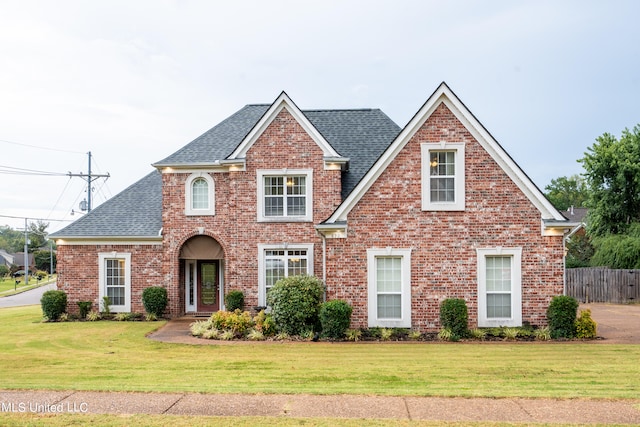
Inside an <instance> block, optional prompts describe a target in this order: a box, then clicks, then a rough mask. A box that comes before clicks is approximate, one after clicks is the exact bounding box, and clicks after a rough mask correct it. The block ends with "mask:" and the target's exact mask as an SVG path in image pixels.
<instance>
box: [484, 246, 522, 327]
mask: <svg viewBox="0 0 640 427" xmlns="http://www.w3.org/2000/svg"><path fill="white" fill-rule="evenodd" d="M477 253H478V326H481V327H482V326H522V289H521V287H522V285H521V282H522V277H521V276H522V272H521V265H520V264H521V257H522V249H520V248H491V249H478V250H477Z"/></svg>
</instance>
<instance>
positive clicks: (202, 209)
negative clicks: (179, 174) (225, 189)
mask: <svg viewBox="0 0 640 427" xmlns="http://www.w3.org/2000/svg"><path fill="white" fill-rule="evenodd" d="M214 186H215V184H214V181H213V178H212V177H211V175H209V174H208V173H194V174H191V175H190V176H189V177H188V178H187V180H186V181H185V205H184V210H185V215H188V216H195V215H215V191H214V190H215V187H214Z"/></svg>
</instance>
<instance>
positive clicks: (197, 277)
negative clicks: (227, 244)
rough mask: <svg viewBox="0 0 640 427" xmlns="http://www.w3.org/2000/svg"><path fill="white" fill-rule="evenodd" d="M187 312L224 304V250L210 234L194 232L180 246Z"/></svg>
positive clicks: (211, 309)
mask: <svg viewBox="0 0 640 427" xmlns="http://www.w3.org/2000/svg"><path fill="white" fill-rule="evenodd" d="M179 258H180V261H181V262H180V264H181V266H183V267H182V268H184V274H182V275H181V276H182V277H183V278H184V301H185V312H186V313H193V314H208V313H213V312H215V311H218V310H220V309H222V308H223V304H224V299H223V298H224V250H223V249H222V246H221V245H220V243H218V241H217V240H216V239H214V238H212V237H209V236H202V235H200V236H195V237H192V238H190V239H189V240H187V241H186V242H185V243H184V244H183V245H182V247H181V248H180V254H179Z"/></svg>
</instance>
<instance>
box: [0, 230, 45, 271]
mask: <svg viewBox="0 0 640 427" xmlns="http://www.w3.org/2000/svg"><path fill="white" fill-rule="evenodd" d="M48 227H49V223H47V222H43V221H39V220H38V221H36V222H30V223H29V224H28V226H27V252H28V253H30V254H33V257H34V262H35V266H36V269H37V270H42V271H46V272H49V271H51V259H52V258H53V269H55V266H56V254H55V248H56V246H55V243H49V240H48V239H47V236H48V232H47V228H48ZM24 238H25V233H24V231H23V230H14V229H12V228H11V227H9V226H0V249H2V250H4V251H5V252H7V253H10V254H13V253H17V252H24ZM51 248H53V250H54V252H53V255H52V254H51V252H50V249H51ZM23 262H24V261H22V260H20V265H22V264H23ZM3 267H5V266H3V265H0V277H1V276H5V275H7V274H10V273H11V274H13V273H15V271H16V270H18V268H17V266H15V265H14V266H7V267H5V268H3Z"/></svg>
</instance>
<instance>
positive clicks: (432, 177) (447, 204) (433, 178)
mask: <svg viewBox="0 0 640 427" xmlns="http://www.w3.org/2000/svg"><path fill="white" fill-rule="evenodd" d="M421 149H422V210H426V211H458V210H464V207H465V200H464V199H465V192H464V174H465V171H464V143H460V142H441V143H440V144H422V145H421Z"/></svg>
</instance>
